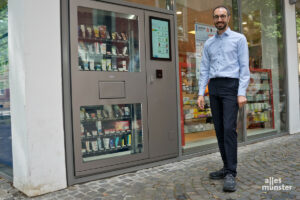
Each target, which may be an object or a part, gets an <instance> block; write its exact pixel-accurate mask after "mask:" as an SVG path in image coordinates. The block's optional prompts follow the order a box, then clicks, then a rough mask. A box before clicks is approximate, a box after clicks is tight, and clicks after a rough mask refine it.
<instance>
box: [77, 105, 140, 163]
mask: <svg viewBox="0 0 300 200" xmlns="http://www.w3.org/2000/svg"><path fill="white" fill-rule="evenodd" d="M80 128H81V144H82V157H83V161H84V162H87V161H92V160H99V159H104V158H110V157H115V156H122V155H128V154H137V153H141V152H142V151H143V133H142V124H141V104H117V105H116V104H114V105H100V106H81V107H80Z"/></svg>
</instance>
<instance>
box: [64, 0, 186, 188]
mask: <svg viewBox="0 0 300 200" xmlns="http://www.w3.org/2000/svg"><path fill="white" fill-rule="evenodd" d="M70 1H72V0H61V17H62V20H61V21H62V23H61V28H62V33H61V34H62V41H61V42H62V64H63V98H64V104H63V105H64V127H65V144H66V164H67V181H68V185H72V184H76V183H80V182H85V181H89V180H95V179H99V178H104V177H109V176H113V175H117V174H121V173H126V172H130V171H135V170H138V169H143V168H145V167H151V166H155V165H158V164H162V163H168V162H170V161H176V160H178V158H179V157H180V156H181V145H179V144H180V142H179V141H180V135H181V134H180V123H177V124H172V125H173V127H175V129H174V130H175V132H174V130H173V131H170V132H169V133H168V134H167V138H169V139H171V140H173V144H175V145H176V147H175V148H173V149H172V148H171V151H170V152H167V153H166V154H164V155H160V156H156V157H155V156H152V157H151V156H150V154H148V155H149V158H147V156H146V157H145V156H144V157H143V156H142V157H140V158H139V160H135V161H132V160H131V162H128V163H126V162H124V161H125V160H123V161H122V166H121V167H120V166H118V165H117V163H116V165H114V167H111V166H108V167H107V169H104V168H102V169H101V170H100V171H101V174H99V172H100V171H99V169H97V168H96V169H92V168H91V166H89V167H88V168H89V169H87V171H84V169H85V167H83V168H81V169H82V170H83V171H82V172H83V173H76V168H75V166H76V162H78V161H76V156H74V151H73V150H74V149H73V148H74V145H75V142H76V141H74V137H73V122H72V119H73V117H72V116H73V110H72V90H71V88H72V87H71V86H72V85H71V82H72V76H71V67H70V66H71V62H72V59H71V58H72V56H71V55H72V50H71V45H72V42H73V40H74V38H72V37H74V34H72V35H71V34H70V33H71V30H72V27H71V26H70V21H71V20H70V18H71V15H72V14H71V13H70V10H71V9H70ZM75 1H77V2H84V5H87V4H90V5H92V6H94V5H96V4H97V3H98V2H96V1H83V0H79V1H78V0H75ZM99 2H104V3H109V4H111V5H114V4H115V6H116V7H118V6H126V7H127V8H128V9H129V10H133V9H134V8H137V9H139V10H144V13H145V16H146V12H149V13H150V11H152V14H154V15H156V16H158V17H161V16H162V15H167V16H169V18H170V20H171V22H170V23H171V30H170V31H171V32H172V33H173V35H172V37H173V41H174V42H172V44H171V47H172V57H173V61H172V64H173V65H174V69H173V70H174V73H175V74H176V76H174V77H173V78H174V80H175V82H176V85H174V89H175V93H174V94H175V96H174V97H175V99H176V100H175V102H176V103H175V106H176V107H177V111H178V110H180V109H179V104H178V102H179V95H177V94H179V85H178V84H179V81H178V80H179V76H178V68H177V67H175V66H177V63H178V58H177V56H175V55H176V52H177V50H178V47H177V41H176V40H175V38H177V33H176V30H175V23H176V21H175V20H176V17H175V16H176V15H175V12H174V11H169V10H165V9H160V8H149V7H147V6H142V5H137V4H134V3H129V2H124V1H115V0H113V1H99ZM96 8H97V7H96ZM133 14H134V13H133ZM73 17H74V16H73ZM143 22H144V23H145V20H144V21H143ZM143 28H144V30H146V27H144V25H143ZM144 35H145V33H144ZM145 38H147V35H145ZM76 39H77V38H76ZM146 40H147V39H146ZM148 42H149V41H148ZM144 53H145V52H144ZM73 60H74V59H73ZM155 62H157V61H155ZM163 62H165V61H163ZM149 65H150V66H153V65H155V63H152V64H151V63H149ZM145 66H146V65H145ZM163 70H165V69H163ZM147 74H149V76H148V75H147V76H148V77H147V81H150V82H151V81H153V79H152V78H153V71H151V72H147ZM164 75H165V74H164ZM169 78H170V77H169ZM147 84H148V83H147ZM149 84H152V83H149ZM161 92H162V91H161ZM113 102H114V101H110V103H113ZM115 103H120V100H116V101H115ZM137 103H138V102H137ZM154 110H156V111H157V110H158V108H154ZM177 111H175V112H177ZM179 117H180V116H179V115H178V114H175V115H174V118H173V119H175V120H176V121H177V122H179V120H180V118H179ZM150 123H151V122H150ZM154 123H156V122H155V119H154ZM170 127H171V126H169V128H170ZM176 129H177V130H176ZM158 133H159V132H158ZM174 133H175V135H174ZM77 142H78V141H77ZM145 142H148V141H145ZM149 142H151V141H149ZM152 142H159V141H158V140H156V141H155V140H154V141H152ZM174 142H175V143H174ZM144 144H145V143H144ZM173 146H174V145H173ZM76 148H78V147H75V149H76ZM160 150H161V149H159V148H157V149H156V148H152V152H153V153H154V154H153V153H152V155H155V153H156V154H157V155H158V154H159V151H160ZM146 153H147V152H146ZM77 157H78V155H77ZM146 158H147V160H146V161H145V160H144V159H146ZM129 161H130V160H129ZM104 167H105V166H104Z"/></svg>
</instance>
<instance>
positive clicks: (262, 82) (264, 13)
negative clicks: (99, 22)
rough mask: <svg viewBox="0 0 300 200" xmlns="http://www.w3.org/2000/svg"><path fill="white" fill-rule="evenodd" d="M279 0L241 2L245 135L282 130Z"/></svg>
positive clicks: (284, 126) (281, 55)
mask: <svg viewBox="0 0 300 200" xmlns="http://www.w3.org/2000/svg"><path fill="white" fill-rule="evenodd" d="M282 7H283V5H282V1H280V0H271V1H260V0H254V1H253V0H244V1H241V9H242V10H241V11H242V32H243V34H244V35H245V36H246V38H247V41H248V46H249V56H250V58H249V64H250V71H251V79H250V84H249V87H248V90H247V99H248V103H247V105H246V112H247V120H246V121H247V124H246V127H247V136H248V137H258V136H260V135H262V134H265V133H266V134H271V133H274V132H275V133H279V132H281V131H284V130H286V124H287V123H286V93H285V90H284V87H285V84H284V83H285V66H284V42H283V33H282V31H283V22H282V19H283V16H282V15H283V12H282Z"/></svg>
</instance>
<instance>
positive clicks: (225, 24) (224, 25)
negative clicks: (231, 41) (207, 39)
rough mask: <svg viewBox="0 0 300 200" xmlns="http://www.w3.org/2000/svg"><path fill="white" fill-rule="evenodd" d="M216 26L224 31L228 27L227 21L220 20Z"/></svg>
mask: <svg viewBox="0 0 300 200" xmlns="http://www.w3.org/2000/svg"><path fill="white" fill-rule="evenodd" d="M218 24H222V25H223V26H219V25H218ZM215 27H216V28H217V29H218V30H219V31H222V30H224V29H225V28H226V27H227V23H226V22H219V23H215Z"/></svg>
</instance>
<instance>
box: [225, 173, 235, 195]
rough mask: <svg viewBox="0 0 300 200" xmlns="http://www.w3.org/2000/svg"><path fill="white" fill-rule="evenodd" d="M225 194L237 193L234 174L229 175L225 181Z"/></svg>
mask: <svg viewBox="0 0 300 200" xmlns="http://www.w3.org/2000/svg"><path fill="white" fill-rule="evenodd" d="M223 191H224V192H234V191H236V180H235V177H234V176H233V175H232V174H227V175H226V176H225V179H224V186H223Z"/></svg>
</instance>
